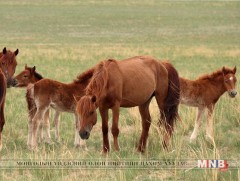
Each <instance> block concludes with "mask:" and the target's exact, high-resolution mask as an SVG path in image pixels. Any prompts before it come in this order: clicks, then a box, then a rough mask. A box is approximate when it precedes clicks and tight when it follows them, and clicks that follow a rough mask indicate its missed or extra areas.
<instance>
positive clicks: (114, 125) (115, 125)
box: [112, 103, 120, 151]
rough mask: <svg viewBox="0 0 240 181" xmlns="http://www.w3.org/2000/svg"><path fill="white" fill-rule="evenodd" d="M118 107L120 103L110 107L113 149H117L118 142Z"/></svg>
mask: <svg viewBox="0 0 240 181" xmlns="http://www.w3.org/2000/svg"><path fill="white" fill-rule="evenodd" d="M119 107H120V103H117V104H115V106H114V107H113V108H112V113H113V115H112V116H113V122H112V135H113V142H114V149H115V150H117V151H119V144H118V135H119V128H118V120H119Z"/></svg>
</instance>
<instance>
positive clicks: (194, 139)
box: [189, 138, 197, 144]
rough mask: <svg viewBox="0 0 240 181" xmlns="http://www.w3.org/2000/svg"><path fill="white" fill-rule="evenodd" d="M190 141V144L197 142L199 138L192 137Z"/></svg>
mask: <svg viewBox="0 0 240 181" xmlns="http://www.w3.org/2000/svg"><path fill="white" fill-rule="evenodd" d="M189 142H190V144H196V142H197V140H196V138H190V140H189Z"/></svg>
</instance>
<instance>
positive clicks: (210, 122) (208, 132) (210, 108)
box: [206, 105, 214, 141]
mask: <svg viewBox="0 0 240 181" xmlns="http://www.w3.org/2000/svg"><path fill="white" fill-rule="evenodd" d="M207 109H208V120H207V128H206V136H207V138H209V139H210V140H212V141H213V140H214V136H213V111H214V105H210V106H208V107H207Z"/></svg>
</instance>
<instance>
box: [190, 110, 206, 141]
mask: <svg viewBox="0 0 240 181" xmlns="http://www.w3.org/2000/svg"><path fill="white" fill-rule="evenodd" d="M204 110H205V109H204V107H198V110H197V115H196V120H195V126H194V130H193V132H192V135H191V137H190V142H191V143H192V142H193V141H194V140H195V139H196V138H197V135H198V132H199V128H200V126H201V118H202V116H203V113H204Z"/></svg>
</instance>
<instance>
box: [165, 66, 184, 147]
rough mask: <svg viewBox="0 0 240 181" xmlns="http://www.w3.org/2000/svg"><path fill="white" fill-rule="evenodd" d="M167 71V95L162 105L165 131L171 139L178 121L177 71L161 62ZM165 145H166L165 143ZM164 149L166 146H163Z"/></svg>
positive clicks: (178, 91) (178, 85)
mask: <svg viewBox="0 0 240 181" xmlns="http://www.w3.org/2000/svg"><path fill="white" fill-rule="evenodd" d="M161 63H162V64H163V66H164V67H165V68H166V69H167V71H168V93H167V97H166V99H165V103H164V110H163V114H164V117H165V118H164V119H165V120H166V123H165V129H166V131H167V133H168V136H169V137H171V135H172V133H173V130H174V123H175V122H176V120H177V119H178V117H179V115H178V105H179V102H180V81H179V76H178V72H177V70H176V69H175V68H174V67H173V65H172V64H170V63H169V62H161ZM166 144H167V143H166ZM164 146H165V147H166V146H167V145H164Z"/></svg>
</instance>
